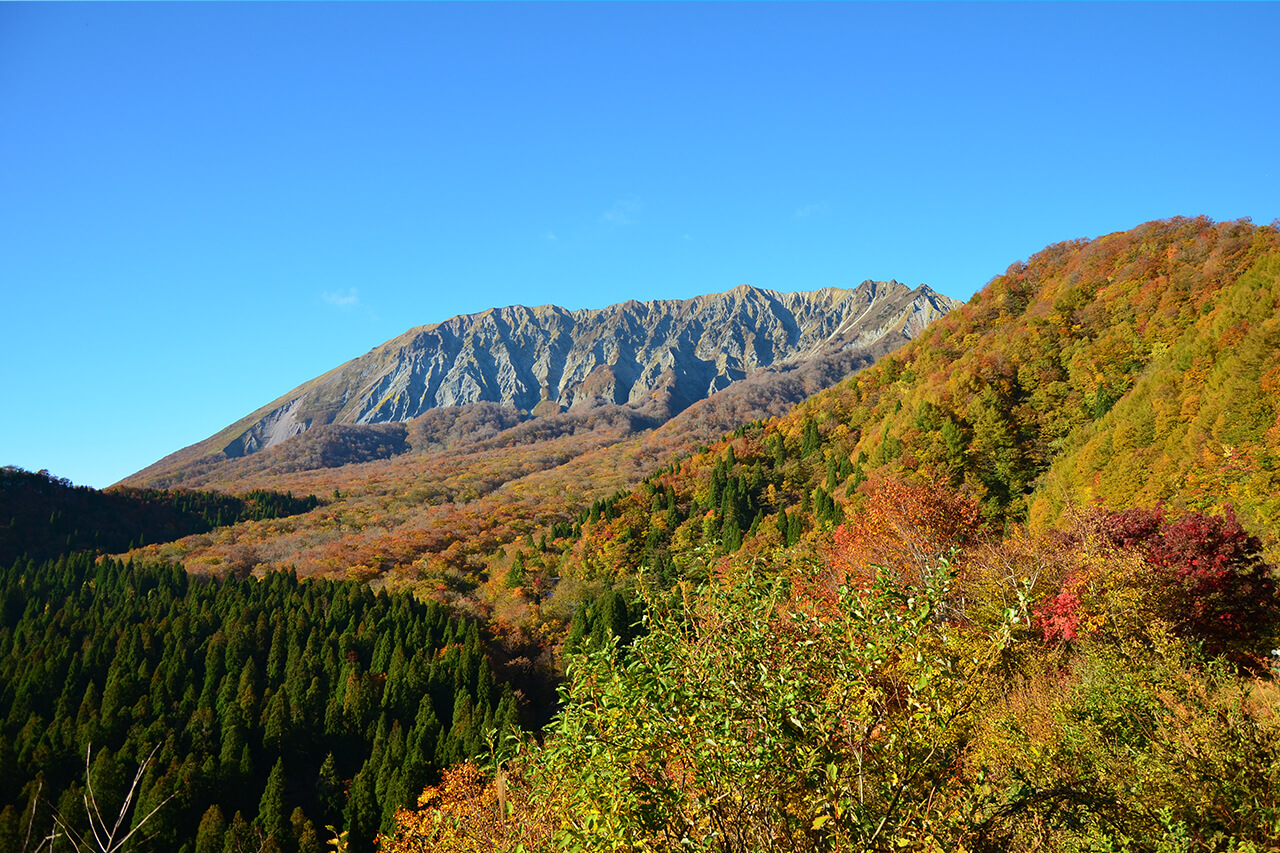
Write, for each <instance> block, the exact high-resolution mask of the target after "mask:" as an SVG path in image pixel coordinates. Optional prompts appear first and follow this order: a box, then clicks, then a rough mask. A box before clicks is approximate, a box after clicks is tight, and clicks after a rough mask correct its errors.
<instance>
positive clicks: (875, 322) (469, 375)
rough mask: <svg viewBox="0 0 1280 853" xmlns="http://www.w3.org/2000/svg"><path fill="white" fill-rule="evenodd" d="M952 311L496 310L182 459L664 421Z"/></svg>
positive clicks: (850, 295)
mask: <svg viewBox="0 0 1280 853" xmlns="http://www.w3.org/2000/svg"><path fill="white" fill-rule="evenodd" d="M958 304H959V303H957V302H955V301H954V300H952V299H950V298H948V297H946V296H943V295H941V294H939V293H936V292H934V291H933V290H931V289H929V288H928V287H926V286H923V285H922V286H920V287H918V288H916V289H914V290H912V289H910V288H908V287H906V286H905V285H903V284H900V283H898V282H896V281H889V282H876V281H865V282H863V283H862V284H860V285H858V286H857V287H856V288H852V289H842V288H823V289H821V290H816V291H811V292H804V293H778V292H775V291H771V290H761V289H758V288H754V287H749V286H746V285H743V286H740V287H736V288H734V289H733V290H730V291H728V292H727V293H718V294H712V295H708V296H700V297H697V298H695V299H688V300H683V301H681V300H658V301H653V302H636V301H634V300H633V301H629V302H624V303H621V304H618V305H610V306H608V307H607V308H601V309H598V310H582V311H568V310H566V309H564V308H559V307H556V306H552V305H544V306H539V307H536V308H527V307H524V306H522V305H515V306H511V307H508V308H494V309H490V310H488V311H484V312H482V313H479V314H468V315H463V316H458V317H453V318H451V319H449V320H445V321H444V322H442V323H436V324H433V325H429V326H420V327H418V328H415V329H411V330H409V331H408V332H406V333H405V334H403V335H401V336H399V337H398V338H395V339H393V340H391V341H388V342H387V343H385V344H383V345H381V346H379V347H376V348H375V349H373V350H371V351H370V352H369V353H367V354H366V355H363V356H361V357H359V358H356V359H353V360H352V361H349V362H347V363H346V364H344V365H342V366H340V367H338V368H336V369H334V370H332V371H330V372H329V373H326V374H325V375H323V376H321V377H318V378H317V379H314V380H312V381H310V382H308V383H306V384H304V385H302V386H300V387H298V388H296V389H294V390H293V391H291V392H289V393H288V394H286V395H284V396H283V397H281V398H280V399H278V400H276V401H275V402H273V403H271V404H269V405H268V406H265V407H264V408H262V409H260V410H258V411H257V412H254V413H253V414H252V415H249V416H248V417H247V418H244V419H242V420H241V421H238V422H237V423H236V424H233V425H232V426H230V427H228V428H227V429H226V430H223V431H222V432H221V433H219V434H218V435H216V436H213V437H212V438H210V439H208V440H207V441H205V442H201V443H200V444H199V445H196V446H194V447H193V448H188V451H198V453H199V454H205V455H207V454H209V453H218V454H219V455H223V456H225V457H237V456H245V455H248V454H252V453H256V452H258V451H261V450H264V449H266V448H269V447H272V446H274V445H277V444H280V443H281V442H283V441H286V440H288V439H289V438H292V437H293V436H295V435H298V434H299V433H302V432H305V431H306V430H308V429H311V428H312V427H315V426H320V425H325V424H377V423H390V422H399V421H407V420H409V419H411V418H414V417H417V416H420V415H422V414H423V413H425V412H427V411H429V410H431V409H434V408H438V407H442V406H458V405H465V404H470V403H476V402H482V401H486V402H493V403H500V404H504V405H508V406H513V407H515V408H516V409H519V410H522V411H525V412H533V413H535V415H544V414H547V413H554V412H555V411H570V410H577V409H582V408H583V407H593V406H599V405H610V404H614V405H626V406H631V407H635V408H640V409H644V410H646V411H647V412H648V413H650V414H652V415H653V416H655V417H656V418H657V419H659V420H664V419H666V418H669V417H671V416H673V415H675V414H677V413H679V412H680V411H682V410H684V409H685V408H687V407H688V406H690V405H692V404H693V403H695V402H697V401H698V400H701V399H704V398H706V397H708V396H710V395H711V394H714V393H715V392H717V391H720V390H722V389H724V388H726V387H728V386H729V385H730V384H732V383H734V382H736V381H738V380H741V379H743V378H745V377H746V376H748V375H750V374H751V373H753V372H754V371H757V370H760V369H763V368H770V367H782V366H784V365H788V364H794V363H796V362H802V361H806V360H808V359H812V358H815V357H817V356H821V355H823V354H830V353H832V352H837V351H842V350H854V349H856V350H867V351H869V352H870V351H872V350H874V351H875V354H876V355H878V354H880V353H883V352H887V351H888V350H890V349H893V348H895V347H896V346H897V345H899V344H901V343H904V342H906V341H907V340H909V339H910V338H912V337H915V336H916V335H917V334H918V333H919V332H920V331H921V330H922V329H923V328H924V327H925V326H926V325H927V324H928V323H929V322H930V321H932V320H933V319H935V318H937V317H940V316H942V315H943V314H945V313H947V312H948V311H950V310H951V309H952V308H953V307H956V306H957V305H958ZM180 453H184V454H186V453H187V451H182V452H180ZM175 456H176V454H175ZM174 461H177V460H174ZM162 462H163V460H162ZM157 464H160V463H157ZM153 467H154V466H153ZM145 473H146V472H145V471H144V472H139V475H135V478H136V477H138V476H140V475H143V474H145ZM135 478H130V479H131V480H132V479H135Z"/></svg>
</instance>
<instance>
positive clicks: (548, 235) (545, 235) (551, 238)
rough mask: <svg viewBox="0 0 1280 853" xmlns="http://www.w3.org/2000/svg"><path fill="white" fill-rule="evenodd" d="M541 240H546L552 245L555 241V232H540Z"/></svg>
mask: <svg viewBox="0 0 1280 853" xmlns="http://www.w3.org/2000/svg"><path fill="white" fill-rule="evenodd" d="M542 239H543V240H546V241H547V242H548V243H554V242H555V241H556V232H554V231H543V232H542Z"/></svg>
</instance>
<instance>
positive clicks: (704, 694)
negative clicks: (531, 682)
mask: <svg viewBox="0 0 1280 853" xmlns="http://www.w3.org/2000/svg"><path fill="white" fill-rule="evenodd" d="M1278 238H1280V235H1278V232H1277V228H1276V227H1275V226H1270V227H1255V226H1253V225H1252V224H1250V223H1248V222H1227V223H1213V222H1211V221H1209V220H1206V219H1195V220H1188V219H1175V220H1169V221H1164V222H1153V223H1148V224H1146V225H1143V226H1140V227H1138V228H1135V229H1133V230H1131V231H1128V232H1123V233H1119V234H1113V235H1109V236H1107V237H1103V238H1099V239H1097V240H1093V241H1075V242H1072V243H1065V244H1059V245H1057V246H1052V247H1049V248H1048V249H1046V250H1045V251H1043V252H1041V253H1038V254H1037V255H1035V256H1033V257H1032V258H1030V259H1028V261H1027V262H1026V263H1019V264H1015V265H1014V266H1013V267H1011V268H1010V269H1009V271H1008V272H1007V273H1006V274H1005V275H1003V276H1000V277H997V278H996V279H994V280H993V281H992V282H991V283H990V284H989V285H988V286H987V288H985V289H984V290H983V291H982V292H981V293H980V294H979V295H978V296H976V297H975V298H974V300H973V301H972V302H971V303H970V304H969V305H968V306H966V307H965V308H963V309H961V310H959V311H956V312H953V313H952V314H951V315H950V316H949V317H947V318H945V319H944V320H942V321H940V322H938V323H936V324H934V325H933V326H932V327H931V328H930V329H929V330H928V331H927V332H926V334H925V335H923V336H922V337H921V338H920V339H919V340H918V341H916V342H914V343H912V344H910V345H908V346H906V347H904V348H902V349H901V350H899V351H898V352H896V353H894V354H893V355H892V356H889V357H887V358H885V359H882V360H881V361H880V362H879V363H878V364H877V365H876V366H874V367H872V368H869V369H867V370H864V371H862V372H861V373H859V374H857V375H855V376H854V377H852V378H851V379H849V380H847V381H846V382H844V383H842V384H840V385H839V386H837V387H835V388H833V389H831V390H829V391H826V392H823V393H820V394H818V395H817V396H815V397H814V398H813V399H812V400H810V401H808V402H806V403H804V404H802V405H801V406H798V407H797V408H796V409H795V410H794V411H792V412H791V413H790V414H788V415H786V416H783V417H781V418H777V419H774V420H770V421H765V422H760V423H755V424H751V425H747V426H746V427H743V428H740V429H738V430H736V431H735V432H734V434H733V435H731V436H728V437H726V438H725V439H723V440H721V441H719V442H715V443H713V444H712V445H711V446H710V447H708V448H706V449H705V450H703V451H702V452H699V453H695V454H694V455H692V456H690V457H688V458H686V459H683V460H681V461H679V462H677V463H676V464H673V465H670V466H668V467H666V468H665V469H663V470H662V471H660V472H658V473H657V474H655V475H654V476H652V477H650V478H648V479H646V480H645V482H643V483H642V484H641V485H640V486H639V487H637V488H635V489H632V490H630V491H625V492H620V493H618V494H615V495H613V496H610V497H609V498H607V499H604V500H600V501H596V502H595V503H593V504H592V506H591V507H590V508H589V510H588V511H587V512H586V513H584V514H583V515H582V516H580V517H579V519H578V520H577V521H576V523H575V524H574V526H573V528H572V530H570V531H567V535H564V536H561V537H557V538H556V539H554V540H553V541H552V542H551V543H550V544H549V553H550V561H551V562H552V564H553V565H554V566H555V571H556V572H558V574H559V577H561V581H560V583H561V586H562V587H564V586H568V585H572V584H577V585H578V587H577V588H578V589H586V588H589V587H590V586H591V585H594V586H595V587H596V588H597V589H604V590H609V591H610V593H609V594H611V595H616V594H617V592H616V590H618V589H620V588H622V589H627V590H630V594H631V595H633V596H635V597H637V598H638V599H640V601H641V602H642V603H643V607H642V608H641V609H642V610H643V611H644V614H645V615H644V621H643V627H644V631H643V632H642V635H641V636H639V637H637V638H634V639H632V638H631V637H630V636H629V635H628V636H627V637H626V638H625V639H630V640H631V642H630V645H629V646H628V647H626V648H624V647H623V646H621V645H619V644H618V642H617V641H616V640H615V641H610V640H609V639H608V635H607V634H605V635H603V636H600V637H597V638H596V639H594V640H589V641H586V642H583V641H582V640H578V641H576V642H575V643H571V644H570V645H572V646H574V647H576V648H577V649H579V651H577V652H576V653H573V654H571V655H570V657H569V665H568V673H569V682H568V684H567V686H566V692H565V706H564V709H563V710H562V712H561V714H560V716H559V717H558V718H557V720H556V721H555V723H554V724H553V727H552V730H551V733H550V734H549V736H548V737H547V739H546V741H545V743H543V744H541V745H538V744H526V745H525V746H524V747H523V748H522V749H521V750H519V751H517V752H516V753H514V754H511V753H508V757H507V758H506V761H505V762H504V763H503V764H502V765H501V773H500V774H499V775H496V776H495V775H492V774H490V775H486V774H485V773H483V772H481V771H479V770H478V769H477V768H475V767H463V768H459V769H456V770H453V771H450V773H448V774H446V777H445V779H444V780H443V781H442V784H441V785H439V786H434V787H430V788H428V789H427V790H426V791H424V793H423V796H422V797H421V798H420V800H419V805H418V806H417V807H416V808H415V807H407V808H406V809H404V810H402V811H401V812H400V813H399V814H398V816H397V820H396V829H395V832H394V833H393V834H392V836H391V837H389V838H388V839H386V840H385V841H384V849H385V850H388V851H395V853H400V851H416V850H426V849H430V850H438V851H453V850H473V849H478V847H477V845H479V844H483V845H484V846H485V849H489V850H518V849H565V850H606V849H644V850H676V849H680V850H706V851H712V850H714V851H726V850H732V851H753V850H768V849H779V850H781V849H786V850H813V851H818V850H865V851H891V850H904V849H906V850H921V851H939V850H972V851H1003V850H1061V851H1082V850H1128V851H1171V850H1180V851H1227V850H1232V851H1245V850H1249V851H1261V850H1269V849H1275V848H1276V847H1277V845H1280V833H1278V832H1277V829H1276V828H1277V827H1278V826H1280V799H1278V798H1277V793H1276V792H1277V791H1280V722H1278V721H1280V691H1278V690H1277V689H1276V686H1275V683H1274V680H1273V677H1272V666H1273V662H1274V661H1273V656H1272V654H1271V650H1272V649H1275V648H1277V646H1278V644H1280V597H1278V596H1277V587H1278V584H1280V579H1278V577H1277V572H1276V567H1275V556H1274V555H1275V554H1276V547H1277V532H1276V531H1277V527H1276V521H1277V519H1276V517H1275V505H1274V498H1273V496H1274V494H1275V490H1274V489H1273V488H1272V487H1271V483H1272V482H1273V481H1272V478H1273V477H1274V471H1275V460H1276V454H1277V452H1278V451H1280V444H1278V442H1277V437H1278V434H1277V425H1278V424H1280V421H1278V419H1277V403H1276V397H1275V395H1274V393H1273V392H1274V389H1272V387H1271V386H1272V385H1273V384H1274V381H1273V380H1274V376H1273V374H1274V373H1275V372H1276V364H1277V359H1278V358H1280V353H1278V351H1280V348H1278V347H1276V345H1275V341H1276V328H1277V326H1276V324H1277V317H1280V239H1278ZM540 559H542V557H541V556H540ZM583 606H584V607H594V605H585V604H584V605H583ZM615 607H616V606H615ZM577 633H581V629H579V631H578V632H577Z"/></svg>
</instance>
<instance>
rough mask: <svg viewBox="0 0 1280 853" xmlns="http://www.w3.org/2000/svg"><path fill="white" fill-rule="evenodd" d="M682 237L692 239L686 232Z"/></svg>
mask: <svg viewBox="0 0 1280 853" xmlns="http://www.w3.org/2000/svg"><path fill="white" fill-rule="evenodd" d="M684 239H686V240H692V239H693V238H692V237H690V236H689V235H688V234H686V235H684Z"/></svg>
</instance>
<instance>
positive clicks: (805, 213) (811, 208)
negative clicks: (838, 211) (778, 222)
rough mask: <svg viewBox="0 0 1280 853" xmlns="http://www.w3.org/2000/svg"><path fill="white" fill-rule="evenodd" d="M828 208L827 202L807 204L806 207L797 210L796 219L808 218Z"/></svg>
mask: <svg viewBox="0 0 1280 853" xmlns="http://www.w3.org/2000/svg"><path fill="white" fill-rule="evenodd" d="M826 209H827V206H826V205H825V204H806V205H805V206H804V207H802V208H799V209H798V210H796V219H807V218H808V217H810V216H812V215H813V214H815V213H823V212H825V211H826Z"/></svg>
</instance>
